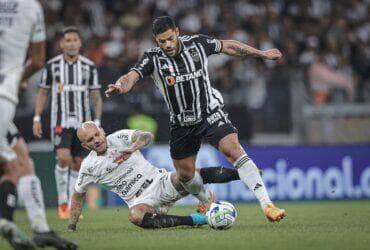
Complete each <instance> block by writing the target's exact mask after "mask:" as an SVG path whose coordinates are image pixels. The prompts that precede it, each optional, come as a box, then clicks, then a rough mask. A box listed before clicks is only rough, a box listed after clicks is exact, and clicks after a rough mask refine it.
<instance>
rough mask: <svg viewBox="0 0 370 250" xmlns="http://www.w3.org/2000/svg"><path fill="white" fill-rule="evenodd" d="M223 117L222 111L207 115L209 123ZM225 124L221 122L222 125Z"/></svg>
mask: <svg viewBox="0 0 370 250" xmlns="http://www.w3.org/2000/svg"><path fill="white" fill-rule="evenodd" d="M221 118H222V116H221V114H220V113H218V112H217V113H214V114H212V115H210V116H208V117H207V122H208V124H209V125H212V124H213V123H215V122H217V121H218V120H220V119H221ZM221 125H223V124H220V126H221Z"/></svg>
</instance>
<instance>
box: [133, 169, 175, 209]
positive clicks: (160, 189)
mask: <svg viewBox="0 0 370 250" xmlns="http://www.w3.org/2000/svg"><path fill="white" fill-rule="evenodd" d="M158 172H159V173H158V175H157V178H155V179H154V180H153V183H152V184H151V185H150V186H149V187H148V188H147V189H146V190H145V191H144V192H143V193H142V194H141V195H140V196H139V197H138V198H135V199H132V200H131V201H129V202H127V205H128V207H129V208H130V207H133V206H135V205H138V204H147V205H149V206H152V207H154V208H155V210H156V212H157V213H161V214H165V213H167V211H168V210H169V208H170V207H171V206H172V205H173V204H175V202H176V201H178V200H179V199H181V198H182V195H181V194H180V193H179V192H178V191H177V190H176V189H175V187H174V186H173V184H172V182H171V172H167V171H166V170H165V169H158Z"/></svg>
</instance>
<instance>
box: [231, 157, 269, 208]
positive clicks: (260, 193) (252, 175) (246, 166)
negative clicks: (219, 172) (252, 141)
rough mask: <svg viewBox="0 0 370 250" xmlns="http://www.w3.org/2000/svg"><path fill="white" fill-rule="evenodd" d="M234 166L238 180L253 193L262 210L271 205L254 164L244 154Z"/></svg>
mask: <svg viewBox="0 0 370 250" xmlns="http://www.w3.org/2000/svg"><path fill="white" fill-rule="evenodd" d="M234 166H235V167H236V168H237V169H238V173H239V177H240V180H242V181H243V182H244V183H245V184H246V185H247V186H248V188H249V189H250V190H251V191H252V192H253V193H254V195H255V196H256V198H257V199H258V201H259V202H260V204H261V207H262V209H264V208H265V207H266V206H267V205H268V204H272V202H271V200H270V197H269V195H268V193H267V190H266V188H265V184H264V183H263V181H262V178H261V175H260V173H259V170H258V168H257V166H256V164H254V162H253V161H252V160H251V159H249V157H248V156H247V155H246V154H244V155H242V156H241V157H239V159H237V160H236V161H235V162H234Z"/></svg>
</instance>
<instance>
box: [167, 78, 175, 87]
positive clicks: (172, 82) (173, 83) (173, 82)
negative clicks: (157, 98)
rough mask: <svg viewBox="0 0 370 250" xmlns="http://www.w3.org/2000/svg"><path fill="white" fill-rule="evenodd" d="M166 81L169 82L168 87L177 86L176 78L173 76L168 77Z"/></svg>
mask: <svg viewBox="0 0 370 250" xmlns="http://www.w3.org/2000/svg"><path fill="white" fill-rule="evenodd" d="M166 81H167V84H168V86H173V85H175V82H176V81H175V77H173V76H167V77H166Z"/></svg>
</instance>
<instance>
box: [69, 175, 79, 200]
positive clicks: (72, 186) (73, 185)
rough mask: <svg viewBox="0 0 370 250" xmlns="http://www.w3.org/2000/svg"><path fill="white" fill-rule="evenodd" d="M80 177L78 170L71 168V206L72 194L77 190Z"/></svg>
mask: <svg viewBox="0 0 370 250" xmlns="http://www.w3.org/2000/svg"><path fill="white" fill-rule="evenodd" d="M77 178H78V172H77V171H74V170H72V169H71V171H70V172H69V184H68V186H69V203H68V204H69V206H71V201H72V195H73V193H74V192H75V185H76V181H77Z"/></svg>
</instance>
